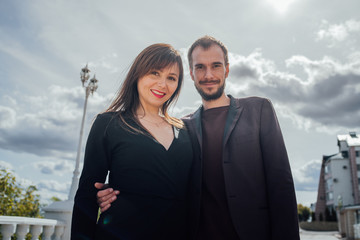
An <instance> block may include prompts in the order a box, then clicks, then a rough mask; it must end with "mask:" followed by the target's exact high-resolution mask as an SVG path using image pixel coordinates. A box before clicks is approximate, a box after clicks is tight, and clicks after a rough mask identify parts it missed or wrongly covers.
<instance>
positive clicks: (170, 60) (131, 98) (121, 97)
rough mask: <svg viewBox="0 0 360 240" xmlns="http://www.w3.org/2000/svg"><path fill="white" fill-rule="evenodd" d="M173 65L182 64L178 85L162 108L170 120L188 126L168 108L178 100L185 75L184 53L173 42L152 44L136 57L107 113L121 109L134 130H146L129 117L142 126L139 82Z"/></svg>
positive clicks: (163, 113) (137, 131) (122, 116)
mask: <svg viewBox="0 0 360 240" xmlns="http://www.w3.org/2000/svg"><path fill="white" fill-rule="evenodd" d="M173 64H177V65H178V67H179V78H178V86H177V88H176V90H175V92H174V94H173V95H172V96H171V97H170V98H169V99H168V100H167V101H166V102H165V103H164V104H163V105H162V107H161V109H160V111H161V114H162V115H163V116H164V118H165V120H166V121H167V122H168V123H170V124H171V125H173V126H175V127H177V128H182V127H183V126H184V124H183V122H182V121H181V120H180V119H177V118H174V117H171V116H169V114H168V108H169V107H170V106H171V104H172V103H174V102H176V100H177V99H178V97H179V93H180V89H181V86H182V83H183V77H184V69H183V65H182V60H181V56H180V54H179V52H178V51H176V50H175V49H174V48H173V47H172V46H171V45H170V44H165V43H157V44H153V45H150V46H149V47H147V48H145V49H144V50H143V51H142V52H141V53H140V54H139V55H138V56H137V57H136V58H135V60H134V62H133V64H132V65H131V67H130V70H129V72H128V74H127V76H126V78H125V80H124V82H123V83H122V85H121V87H120V89H119V91H118V93H117V95H116V97H115V99H114V100H113V102H112V103H111V104H110V106H109V107H108V109H107V110H106V111H105V112H117V113H118V116H119V117H120V120H121V121H122V122H123V123H124V124H125V125H126V126H127V127H128V128H129V129H131V131H132V132H135V133H144V132H143V131H141V130H139V129H136V128H134V127H132V126H131V125H130V124H129V123H128V122H127V120H126V119H128V118H130V119H132V120H133V121H135V122H136V123H137V124H139V125H140V126H141V124H140V122H139V121H138V119H137V118H136V111H137V109H138V108H139V107H140V106H141V103H140V100H139V93H138V89H137V82H138V80H139V79H140V78H141V77H143V76H145V75H146V74H148V73H149V72H150V71H152V70H161V69H163V68H166V67H170V66H172V65H173Z"/></svg>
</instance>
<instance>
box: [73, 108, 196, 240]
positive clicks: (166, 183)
mask: <svg viewBox="0 0 360 240" xmlns="http://www.w3.org/2000/svg"><path fill="white" fill-rule="evenodd" d="M129 122H130V124H131V126H133V127H135V128H139V129H141V128H140V126H138V125H137V124H136V123H134V122H131V121H129ZM174 135H175V138H174V140H173V142H172V143H171V146H170V147H169V149H168V150H166V149H165V148H164V146H163V145H161V144H160V143H158V142H157V141H156V140H155V139H154V138H152V137H151V136H150V135H143V134H133V133H131V132H129V131H127V130H126V129H124V126H123V124H122V123H121V122H120V120H119V118H118V116H117V115H116V114H115V113H104V114H100V115H98V117H97V118H96V120H95V122H94V124H93V126H92V128H91V131H90V134H89V137H88V141H87V144H86V150H85V160H84V167H83V171H82V174H81V178H80V182H79V188H78V190H77V193H76V196H75V204H74V210H73V218H72V229H71V239H121V240H123V239H125V240H135V239H186V234H187V229H186V213H187V209H186V208H187V205H186V198H187V196H186V194H187V187H188V179H189V173H190V168H191V164H192V148H191V143H190V139H189V136H188V133H187V131H186V130H183V129H181V130H177V129H174ZM108 171H109V184H110V186H111V187H112V188H114V189H116V190H120V194H119V195H118V197H117V200H116V201H115V202H113V203H112V205H111V207H110V209H108V210H107V211H106V212H105V213H103V214H101V216H100V218H99V220H98V222H97V223H96V220H97V213H98V205H97V203H96V193H97V190H96V189H95V187H94V183H95V182H104V181H105V178H106V175H107V173H108Z"/></svg>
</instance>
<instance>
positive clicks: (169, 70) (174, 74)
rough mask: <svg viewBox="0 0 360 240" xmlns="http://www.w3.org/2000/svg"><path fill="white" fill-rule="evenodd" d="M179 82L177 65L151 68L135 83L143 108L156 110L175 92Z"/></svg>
mask: <svg viewBox="0 0 360 240" xmlns="http://www.w3.org/2000/svg"><path fill="white" fill-rule="evenodd" d="M178 84H179V67H178V65H177V64H173V65H170V66H168V67H165V68H163V69H161V70H151V71H150V72H149V73H148V74H146V75H145V76H143V77H141V78H140V79H139V81H138V83H137V89H138V92H139V100H140V103H141V105H142V106H143V107H144V109H145V110H151V109H153V110H156V111H157V110H158V109H159V108H160V107H161V106H162V105H163V104H164V103H165V102H166V101H167V100H168V99H169V98H170V97H171V96H172V95H173V94H174V92H175V90H176V88H177V86H178Z"/></svg>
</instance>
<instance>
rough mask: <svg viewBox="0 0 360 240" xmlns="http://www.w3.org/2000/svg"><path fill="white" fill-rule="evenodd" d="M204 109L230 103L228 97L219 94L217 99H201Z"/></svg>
mask: <svg viewBox="0 0 360 240" xmlns="http://www.w3.org/2000/svg"><path fill="white" fill-rule="evenodd" d="M202 102H203V106H204V110H207V109H210V108H217V107H224V106H229V105H230V98H229V97H228V96H226V95H225V93H224V94H223V95H221V97H219V98H218V99H215V100H211V101H205V100H204V99H202Z"/></svg>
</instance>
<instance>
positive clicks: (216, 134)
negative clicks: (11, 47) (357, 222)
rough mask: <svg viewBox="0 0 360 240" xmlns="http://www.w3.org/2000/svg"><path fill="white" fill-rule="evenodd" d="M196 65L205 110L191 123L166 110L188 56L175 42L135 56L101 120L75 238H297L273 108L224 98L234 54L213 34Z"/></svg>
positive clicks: (194, 55)
mask: <svg viewBox="0 0 360 240" xmlns="http://www.w3.org/2000/svg"><path fill="white" fill-rule="evenodd" d="M188 60H189V66H190V75H191V78H192V80H193V81H194V84H195V87H196V89H197V90H198V92H199V94H200V95H201V97H202V102H203V104H202V106H201V107H200V108H199V109H198V110H197V111H196V112H194V113H193V114H191V115H189V116H187V117H185V118H183V121H181V120H179V119H176V118H173V117H170V116H169V115H168V112H167V110H168V107H169V106H170V104H171V103H173V102H174V101H175V100H176V99H177V97H178V95H179V92H180V88H181V85H182V82H183V66H182V61H181V57H180V55H179V53H178V52H177V51H176V50H174V49H173V48H172V47H171V46H170V45H167V44H154V45H151V46H149V47H148V48H146V49H144V50H143V51H142V52H141V53H140V54H139V55H138V56H137V58H136V59H135V61H134V63H133V64H132V66H131V68H130V70H129V73H128V75H127V77H126V79H125V81H124V83H123V85H122V87H121V89H120V91H119V93H118V95H117V97H116V99H115V100H114V102H113V103H112V104H111V105H110V107H109V108H108V109H107V110H106V112H105V113H102V114H99V115H98V116H97V118H96V120H95V122H94V124H93V126H92V129H91V131H90V134H89V137H88V142H87V146H86V151H85V161H84V168H83V172H82V175H81V178H80V182H79V189H78V191H77V194H76V196H75V204H74V210H73V220H72V239H126V240H127V239H129V240H133V239H160V240H161V239H169V240H173V239H174V240H176V239H179V240H180V239H199V240H200V239H206V240H210V239H219V240H220V239H221V240H222V239H226V240H232V239H237V240H248V239H256V240H257V239H258V240H267V239H269V240H270V239H271V240H295V239H299V232H298V230H299V228H298V219H297V208H296V199H295V192H294V185H293V180H292V176H291V171H290V166H289V161H288V157H287V153H286V149H285V145H284V141H283V138H282V134H281V130H280V127H279V124H278V121H277V118H276V115H275V112H274V109H273V107H272V105H271V103H270V102H269V100H267V99H263V98H258V97H250V98H242V99H237V98H233V97H232V96H230V95H228V96H227V95H226V94H225V93H224V86H225V80H226V78H227V77H228V74H229V61H228V52H227V49H226V47H225V46H224V44H223V43H221V42H220V41H218V40H216V39H215V38H213V37H209V36H205V37H202V38H200V39H198V40H196V41H195V42H194V43H193V44H192V46H191V47H190V49H189V52H188ZM108 171H109V185H110V187H111V188H108V189H105V190H102V191H100V192H99V193H97V191H98V190H97V189H96V188H95V187H94V184H95V183H97V186H99V185H101V184H99V183H103V182H104V181H105V178H106V175H107V173H108ZM113 189H115V190H116V191H113ZM118 190H120V194H119V191H118ZM97 196H98V201H99V202H100V203H101V205H100V206H101V210H102V212H103V213H101V215H100V217H99V219H97V217H98V203H97ZM110 203H111V206H110Z"/></svg>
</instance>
